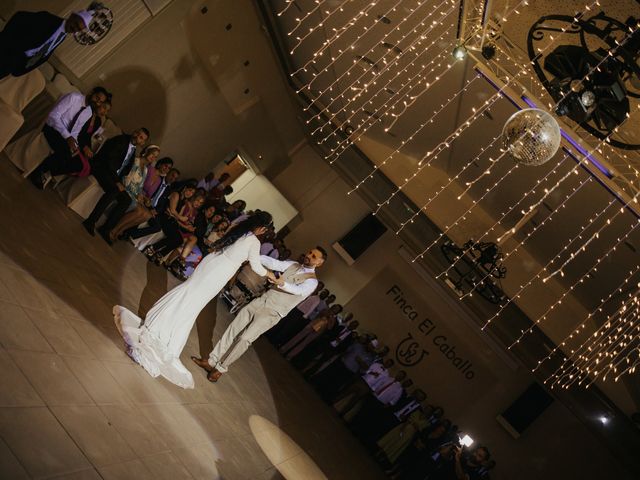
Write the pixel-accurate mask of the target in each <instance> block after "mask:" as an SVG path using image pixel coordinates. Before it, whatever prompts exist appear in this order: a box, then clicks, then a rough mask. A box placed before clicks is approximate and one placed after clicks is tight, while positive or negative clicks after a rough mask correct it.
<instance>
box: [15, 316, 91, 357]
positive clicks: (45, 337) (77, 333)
mask: <svg viewBox="0 0 640 480" xmlns="http://www.w3.org/2000/svg"><path fill="white" fill-rule="evenodd" d="M22 309H23V310H24V311H25V315H26V316H27V318H28V319H29V321H30V322H31V323H32V324H33V326H34V327H35V328H36V330H37V331H38V332H39V333H40V335H42V337H43V338H44V339H45V341H46V342H47V343H48V344H49V346H50V347H51V350H52V351H53V352H54V353H55V354H56V355H58V356H61V357H62V356H65V354H62V353H59V352H58V351H57V350H56V348H55V347H54V346H53V344H52V343H51V342H50V341H49V339H48V338H47V335H46V334H45V333H44V331H43V330H41V329H40V328H39V327H38V324H37V323H36V322H34V321H33V320H32V319H31V317H29V314H28V313H27V310H36V311H41V310H37V309H34V308H31V307H24V306H22ZM44 311H48V310H44ZM62 320H63V321H64V322H65V324H66V325H67V326H69V327H70V328H71V329H72V330H73V331H74V332H75V333H76V335H78V337H80V340H81V341H82V344H83V345H84V346H85V347H87V350H88V351H89V352H91V348H90V347H89V345H87V343H86V342H85V341H84V338H82V335H80V333H79V332H78V331H77V330H76V329H75V328H74V327H73V325H71V324H70V323H69V322H67V320H66V319H64V318H63V319H62Z"/></svg>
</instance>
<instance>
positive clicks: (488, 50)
mask: <svg viewBox="0 0 640 480" xmlns="http://www.w3.org/2000/svg"><path fill="white" fill-rule="evenodd" d="M482 56H483V57H484V58H486V59H487V60H491V59H492V58H493V57H495V56H496V46H495V45H493V44H492V43H489V44H487V45H485V46H484V47H482Z"/></svg>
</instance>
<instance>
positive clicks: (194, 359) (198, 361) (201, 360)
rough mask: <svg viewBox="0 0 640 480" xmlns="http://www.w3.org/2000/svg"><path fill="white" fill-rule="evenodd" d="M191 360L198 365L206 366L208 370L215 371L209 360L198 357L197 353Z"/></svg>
mask: <svg viewBox="0 0 640 480" xmlns="http://www.w3.org/2000/svg"><path fill="white" fill-rule="evenodd" d="M191 360H193V363H195V364H196V365H198V366H199V367H200V368H204V369H205V370H206V371H207V372H212V371H213V367H212V366H211V365H209V362H207V361H206V360H203V359H202V358H198V357H196V356H195V355H194V356H192V357H191Z"/></svg>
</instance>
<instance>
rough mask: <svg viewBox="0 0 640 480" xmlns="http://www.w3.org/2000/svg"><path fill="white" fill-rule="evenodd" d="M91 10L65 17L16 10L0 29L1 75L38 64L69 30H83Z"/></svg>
mask: <svg viewBox="0 0 640 480" xmlns="http://www.w3.org/2000/svg"><path fill="white" fill-rule="evenodd" d="M93 15H94V12H93V11H91V10H81V11H78V12H73V13H71V14H70V15H69V16H68V17H67V18H66V19H65V18H61V17H58V16H56V15H54V14H52V13H49V12H22V11H20V12H16V13H14V14H13V16H12V17H11V18H10V19H9V21H8V22H7V24H6V25H5V26H4V29H3V30H2V32H0V79H2V78H4V77H6V76H7V75H13V76H14V77H19V76H21V75H24V74H26V73H28V72H30V71H31V70H33V69H35V68H38V67H39V66H40V65H42V64H43V63H44V62H46V61H47V60H49V57H50V56H51V55H52V54H53V52H54V51H55V50H56V48H58V47H59V46H60V45H61V44H62V42H63V41H64V39H65V38H67V35H68V34H70V33H76V32H81V31H83V30H86V29H87V28H88V27H89V24H90V23H91V19H92V18H93Z"/></svg>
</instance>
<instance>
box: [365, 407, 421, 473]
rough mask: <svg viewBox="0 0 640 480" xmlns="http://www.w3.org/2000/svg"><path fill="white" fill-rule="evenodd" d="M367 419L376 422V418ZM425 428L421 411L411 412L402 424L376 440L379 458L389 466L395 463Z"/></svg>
mask: <svg viewBox="0 0 640 480" xmlns="http://www.w3.org/2000/svg"><path fill="white" fill-rule="evenodd" d="M369 419H370V421H373V422H375V421H376V417H369ZM427 426H428V422H427V417H426V415H425V414H424V412H423V411H422V409H417V410H414V411H413V412H411V414H410V415H409V416H408V417H407V418H406V420H405V421H404V422H402V423H401V424H400V425H398V426H397V427H395V428H393V429H392V430H391V431H389V433H387V434H386V435H384V436H383V437H382V438H381V439H380V440H378V442H377V444H378V447H379V449H380V455H381V457H382V458H383V459H384V460H385V461H386V462H387V463H388V464H389V465H393V464H394V463H396V461H397V460H398V458H399V457H400V456H401V455H402V454H403V453H404V452H405V450H407V448H409V447H410V446H411V444H412V443H413V441H414V439H416V438H417V436H418V433H420V432H422V431H423V430H424V429H426V428H427Z"/></svg>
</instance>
